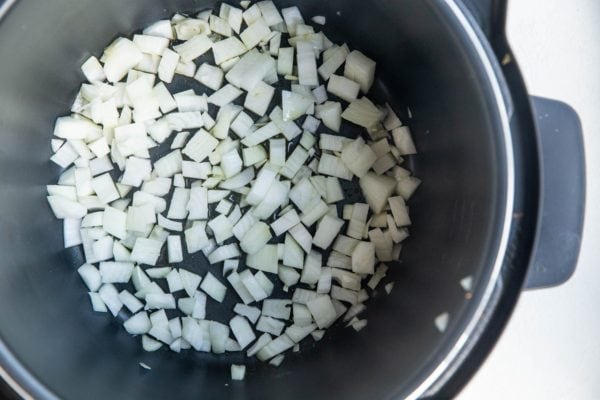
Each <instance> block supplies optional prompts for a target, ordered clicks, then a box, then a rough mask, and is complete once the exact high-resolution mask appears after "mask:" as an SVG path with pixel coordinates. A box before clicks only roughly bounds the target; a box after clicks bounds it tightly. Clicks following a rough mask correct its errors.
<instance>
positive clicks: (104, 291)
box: [90, 283, 123, 316]
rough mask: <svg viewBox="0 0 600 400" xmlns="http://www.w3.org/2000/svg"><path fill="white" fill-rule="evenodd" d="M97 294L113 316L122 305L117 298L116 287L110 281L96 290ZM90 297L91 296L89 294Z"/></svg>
mask: <svg viewBox="0 0 600 400" xmlns="http://www.w3.org/2000/svg"><path fill="white" fill-rule="evenodd" d="M98 295H99V296H100V298H101V299H102V301H103V302H104V304H106V307H108V309H109V310H110V313H111V314H112V315H113V316H116V315H117V314H118V313H119V311H120V310H121V308H122V307H123V303H122V302H121V300H119V292H117V289H116V288H115V287H114V286H113V285H112V284H110V283H105V284H104V285H102V287H101V288H100V289H99V290H98ZM90 297H92V296H91V295H90ZM93 301H94V299H92V302H93Z"/></svg>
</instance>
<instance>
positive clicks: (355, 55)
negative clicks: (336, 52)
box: [344, 50, 376, 93]
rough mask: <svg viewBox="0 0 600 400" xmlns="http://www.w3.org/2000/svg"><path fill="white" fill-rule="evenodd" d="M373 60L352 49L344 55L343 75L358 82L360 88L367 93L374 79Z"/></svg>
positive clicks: (374, 64)
mask: <svg viewBox="0 0 600 400" xmlns="http://www.w3.org/2000/svg"><path fill="white" fill-rule="evenodd" d="M375 66H376V63H375V61H373V60H371V59H370V58H369V57H367V56H365V55H364V54H363V53H361V52H360V51H358V50H353V51H352V52H350V54H348V56H347V57H346V65H345V67H344V76H345V77H346V78H349V79H352V80H353V81H355V82H358V83H359V84H360V90H361V91H362V92H363V93H367V92H368V91H369V89H371V86H373V81H374V80H375Z"/></svg>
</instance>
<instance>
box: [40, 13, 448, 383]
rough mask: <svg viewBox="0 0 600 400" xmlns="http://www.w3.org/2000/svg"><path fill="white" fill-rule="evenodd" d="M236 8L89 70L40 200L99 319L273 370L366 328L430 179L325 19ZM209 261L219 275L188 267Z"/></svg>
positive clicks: (158, 26)
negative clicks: (303, 346)
mask: <svg viewBox="0 0 600 400" xmlns="http://www.w3.org/2000/svg"><path fill="white" fill-rule="evenodd" d="M242 3H243V4H242V8H243V9H241V8H237V7H234V6H231V5H228V4H221V6H220V9H219V12H218V13H212V12H210V11H206V12H201V13H200V14H198V15H197V17H196V18H192V17H188V16H185V15H179V14H177V15H175V16H174V17H173V18H172V19H171V20H161V21H157V22H156V23H154V24H152V25H150V26H149V27H147V28H146V29H144V31H143V32H142V33H140V34H136V35H134V36H133V38H125V37H119V38H117V39H116V40H115V41H114V42H113V43H111V44H110V45H109V46H108V47H107V48H106V49H105V50H104V52H103V54H102V55H101V56H100V58H96V57H94V56H92V57H90V58H89V59H88V60H87V61H85V62H84V63H83V65H82V67H81V69H82V72H83V74H84V75H85V77H86V79H87V82H85V83H83V84H82V85H81V89H80V91H79V93H78V95H77V97H76V99H75V101H74V103H73V106H72V108H71V112H72V113H71V115H68V116H64V117H60V118H58V119H57V120H56V125H55V128H54V136H55V138H54V139H52V149H53V151H54V154H53V155H52V157H51V160H52V161H53V162H55V163H56V164H58V165H59V166H60V167H62V168H64V169H65V170H64V172H63V173H62V174H61V176H60V178H59V180H58V183H57V184H55V185H49V186H48V187H47V190H48V197H47V199H48V203H49V204H50V207H51V208H52V211H53V212H54V214H55V216H56V217H57V218H60V219H63V221H64V245H65V247H73V246H77V245H80V244H81V245H82V248H83V253H84V256H85V260H86V263H85V264H83V265H82V266H81V267H80V268H79V269H78V272H79V274H80V276H81V278H82V279H83V281H84V283H85V284H86V286H87V287H88V289H89V297H90V301H91V303H92V308H93V309H94V311H97V312H110V313H111V314H112V315H114V316H116V315H117V314H119V313H123V312H124V313H125V314H123V315H125V316H126V317H127V318H126V321H125V322H124V324H123V326H124V328H125V330H126V331H127V332H128V333H130V334H131V335H139V336H141V340H142V346H143V348H144V349H145V350H146V351H156V350H158V349H159V348H161V347H162V346H165V345H166V346H168V347H169V348H170V349H171V350H172V351H175V352H180V351H182V350H185V349H194V350H196V351H203V352H210V351H212V352H213V353H217V354H220V353H226V352H242V351H245V352H246V354H247V356H248V357H252V356H256V357H257V358H258V359H259V360H261V361H265V362H269V363H270V364H272V365H274V366H278V365H280V364H281V362H282V361H283V359H284V353H285V352H286V351H288V350H291V349H293V351H298V350H299V349H300V347H299V343H300V342H302V341H303V340H305V339H306V338H307V337H308V336H310V337H312V339H314V340H315V341H317V340H320V339H321V338H322V337H323V335H324V334H325V332H326V329H327V328H329V327H331V326H332V325H333V324H334V323H335V322H336V321H337V320H338V319H340V318H341V319H342V320H343V322H344V323H345V324H346V325H347V326H351V327H352V328H354V329H355V330H356V331H359V330H361V329H363V328H365V326H367V320H366V319H359V315H360V314H361V313H363V312H364V310H365V309H366V306H365V302H366V301H367V300H368V299H369V297H371V296H372V295H373V293H374V291H375V290H376V288H377V287H378V285H379V283H380V282H381V281H382V280H383V279H385V277H386V274H387V271H388V266H387V265H386V264H385V263H388V262H392V261H394V260H397V259H398V258H399V255H400V251H401V247H402V244H401V243H402V241H403V240H404V239H405V238H406V237H407V236H408V230H407V227H408V226H409V225H410V223H411V222H410V217H409V212H408V211H409V210H408V207H407V205H406V201H407V200H408V199H409V198H410V197H411V195H412V194H413V192H414V191H415V189H416V188H417V187H418V186H419V184H420V181H419V179H417V178H415V177H413V176H411V173H410V172H409V171H408V170H406V169H404V168H402V167H401V166H400V164H401V163H402V162H403V157H404V156H407V155H412V154H415V153H416V150H415V146H414V143H413V141H412V138H411V134H410V130H409V128H408V127H407V126H404V125H402V123H401V122H400V119H399V118H398V117H397V115H396V114H395V113H394V111H393V110H392V108H391V107H390V106H389V105H388V104H385V105H384V106H380V105H377V104H375V103H374V102H373V101H372V100H370V99H369V98H368V97H367V93H368V92H369V90H370V89H371V87H372V85H373V82H374V79H375V65H376V63H375V61H373V60H371V59H370V58H369V57H367V56H366V55H365V54H363V53H362V52H360V51H358V50H351V49H350V48H349V47H348V46H347V45H346V44H334V43H332V42H331V41H330V40H329V39H328V38H327V37H326V36H325V35H324V34H323V33H322V32H317V31H316V29H318V28H319V27H321V26H322V25H325V23H326V19H325V17H323V16H314V17H313V18H312V19H311V20H312V21H313V22H314V25H308V24H307V23H305V19H304V18H303V16H302V14H301V13H300V11H299V9H298V8H297V7H289V8H285V9H282V10H278V9H277V8H276V7H275V5H274V4H273V2H271V1H260V2H258V3H256V4H250V2H242ZM157 78H158V79H157ZM173 82H177V83H178V84H179V85H181V83H184V85H187V86H188V87H189V89H188V90H184V91H179V92H177V93H174V92H173V91H172V85H173ZM194 88H195V89H194ZM350 125H357V126H359V127H362V128H364V131H363V134H361V135H359V136H356V135H354V136H353V137H348V136H345V134H346V130H345V128H346V127H349V126H350ZM354 131H355V130H354ZM359 189H360V193H362V195H363V198H364V200H363V201H359V202H356V203H347V204H342V202H343V201H344V200H345V199H346V194H347V193H350V192H358V191H359ZM200 252H201V253H203V254H204V256H205V258H206V260H208V263H209V264H212V265H215V266H217V267H218V271H219V273H217V274H214V272H215V269H214V268H212V267H211V270H212V271H213V273H211V272H208V271H207V270H206V269H204V270H201V268H199V266H198V265H197V263H194V264H192V263H191V262H189V260H188V259H187V256H188V255H190V254H193V253H200ZM174 264H178V265H177V266H176V267H175V266H173V265H174ZM278 281H280V282H278ZM392 287H393V282H392V283H388V284H387V285H385V291H386V292H387V293H389V292H390V291H391V290H392ZM228 297H229V299H235V300H232V301H231V302H233V303H237V304H235V307H234V308H233V312H234V313H235V316H234V317H233V318H232V319H231V320H228V321H217V319H218V317H219V316H217V315H209V314H208V313H207V308H208V307H207V306H208V305H210V303H211V302H218V303H221V302H223V301H225V300H226V299H227V298H228ZM123 315H122V316H123ZM445 325H446V323H445V318H439V319H438V320H437V321H436V326H437V327H438V329H440V330H443V328H444V327H445ZM140 365H141V364H140ZM142 366H143V365H142ZM244 374H245V366H243V365H232V366H231V376H232V379H235V380H239V379H243V378H244Z"/></svg>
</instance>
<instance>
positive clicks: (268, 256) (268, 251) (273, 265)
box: [246, 244, 278, 274]
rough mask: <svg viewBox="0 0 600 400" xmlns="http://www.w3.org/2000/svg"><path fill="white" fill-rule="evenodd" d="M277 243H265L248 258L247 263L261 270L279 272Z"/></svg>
mask: <svg viewBox="0 0 600 400" xmlns="http://www.w3.org/2000/svg"><path fill="white" fill-rule="evenodd" d="M277 261H278V260H277V245H269V244H267V245H265V246H263V248H262V249H260V250H259V251H257V252H256V253H254V254H249V255H248V256H247V258H246V265H247V266H248V267H250V268H254V269H257V270H260V271H265V272H270V273H272V274H276V273H277Z"/></svg>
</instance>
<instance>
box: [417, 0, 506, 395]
mask: <svg viewBox="0 0 600 400" xmlns="http://www.w3.org/2000/svg"><path fill="white" fill-rule="evenodd" d="M443 3H444V4H445V5H446V6H447V7H448V9H449V10H450V12H451V13H452V14H453V16H454V17H455V18H456V21H457V22H458V23H460V25H461V27H462V28H463V30H464V32H465V33H466V34H467V37H468V39H469V42H470V43H471V45H472V46H473V49H474V50H475V51H476V52H477V55H478V56H479V59H480V61H481V64H482V66H483V68H484V70H485V73H486V76H487V78H488V82H489V83H490V85H491V88H492V92H493V95H494V100H495V106H496V108H497V112H498V115H499V116H500V122H501V125H502V137H503V139H504V150H505V153H506V160H505V161H506V168H505V171H503V173H504V175H505V177H506V202H505V209H504V216H503V218H502V234H501V237H500V242H499V246H498V248H497V253H496V257H495V260H494V264H493V268H492V272H491V274H490V275H489V278H488V281H487V282H486V283H485V288H484V289H483V292H482V295H481V296H482V297H481V299H480V301H479V302H478V304H477V307H476V309H475V311H474V312H473V313H472V315H471V316H470V319H469V322H468V323H467V325H466V327H465V328H464V329H463V331H462V333H461V334H460V336H459V337H458V339H457V340H456V342H455V343H454V345H453V346H452V347H451V349H450V350H449V351H448V352H447V354H446V355H445V356H444V358H443V360H442V361H441V362H440V363H439V364H438V365H437V366H436V367H435V369H433V371H431V372H430V373H429V375H428V376H427V377H426V378H425V379H423V380H422V381H421V383H420V384H419V386H417V387H416V388H415V389H414V390H413V391H412V392H411V393H410V394H409V395H408V396H407V397H406V398H407V399H418V398H419V397H421V396H423V395H424V394H425V393H426V392H427V391H428V390H429V389H430V388H431V387H432V386H433V385H434V384H435V383H436V382H437V381H438V380H439V379H440V378H441V377H442V376H443V375H444V373H445V372H446V370H447V369H448V368H449V366H450V365H452V364H453V362H454V361H455V360H456V359H457V357H458V356H459V354H461V352H462V351H463V349H464V347H465V345H466V344H467V342H468V340H469V338H470V337H471V335H472V334H473V333H474V332H475V330H476V328H477V325H478V324H479V321H480V319H481V317H482V316H483V315H484V313H485V312H486V310H487V308H488V306H489V304H490V302H491V301H492V298H493V294H494V291H495V289H496V284H497V282H498V279H499V276H500V272H501V270H502V266H503V263H504V257H505V254H506V250H507V246H508V241H509V236H510V227H511V223H512V213H513V206H514V196H515V166H514V153H513V142H512V136H511V129H510V117H509V115H508V111H507V104H506V102H505V99H504V96H503V94H502V88H501V87H502V86H501V77H500V74H501V72H500V71H499V66H498V63H497V61H496V58H495V56H494V55H493V52H492V50H491V49H490V48H489V46H488V45H487V43H486V42H487V39H485V35H484V34H483V32H481V30H480V29H479V27H478V26H476V25H475V24H474V23H472V22H471V20H470V19H469V17H468V16H467V15H465V13H464V12H463V10H462V8H461V7H460V6H459V5H458V4H457V3H456V2H455V0H443Z"/></svg>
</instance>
